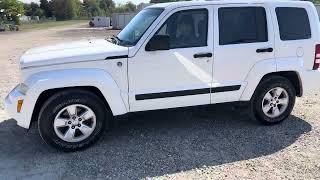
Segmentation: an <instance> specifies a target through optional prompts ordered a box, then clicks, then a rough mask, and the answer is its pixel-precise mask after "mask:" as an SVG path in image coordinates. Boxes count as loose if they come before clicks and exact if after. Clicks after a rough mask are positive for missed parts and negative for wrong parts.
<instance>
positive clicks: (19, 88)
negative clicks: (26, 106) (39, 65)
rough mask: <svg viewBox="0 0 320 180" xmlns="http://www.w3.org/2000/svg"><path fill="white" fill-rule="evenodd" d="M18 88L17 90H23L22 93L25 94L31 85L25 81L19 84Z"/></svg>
mask: <svg viewBox="0 0 320 180" xmlns="http://www.w3.org/2000/svg"><path fill="white" fill-rule="evenodd" d="M16 88H17V90H18V91H19V92H21V93H22V94H24V95H26V94H27V91H28V90H29V87H28V86H27V85H26V84H24V83H20V84H18V86H17V87H16Z"/></svg>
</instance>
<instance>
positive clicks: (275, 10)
mask: <svg viewBox="0 0 320 180" xmlns="http://www.w3.org/2000/svg"><path fill="white" fill-rule="evenodd" d="M279 8H292V9H303V10H304V11H305V12H306V14H307V17H308V21H309V28H310V36H309V38H304V39H289V40H283V39H282V38H281V32H280V26H279V21H278V15H277V9H279ZM274 12H275V15H276V18H277V25H278V32H279V39H280V41H283V42H285V41H305V40H310V39H312V38H313V36H312V34H313V33H312V29H311V24H310V17H309V14H308V11H307V10H306V8H304V7H293V6H277V7H276V8H275V9H274Z"/></svg>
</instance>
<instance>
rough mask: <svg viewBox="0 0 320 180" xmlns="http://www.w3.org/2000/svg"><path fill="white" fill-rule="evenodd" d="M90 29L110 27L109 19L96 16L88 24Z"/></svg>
mask: <svg viewBox="0 0 320 180" xmlns="http://www.w3.org/2000/svg"><path fill="white" fill-rule="evenodd" d="M89 26H90V27H110V26H111V23H110V17H104V16H97V17H94V18H92V19H91V21H90V22H89Z"/></svg>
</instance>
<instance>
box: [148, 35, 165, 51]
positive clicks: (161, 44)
mask: <svg viewBox="0 0 320 180" xmlns="http://www.w3.org/2000/svg"><path fill="white" fill-rule="evenodd" d="M169 49H170V37H169V36H168V35H155V36H153V37H152V38H151V39H150V41H149V42H148V44H147V45H146V51H158V50H169Z"/></svg>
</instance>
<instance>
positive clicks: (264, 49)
mask: <svg viewBox="0 0 320 180" xmlns="http://www.w3.org/2000/svg"><path fill="white" fill-rule="evenodd" d="M256 52H257V53H265V52H273V48H261V49H257V51H256Z"/></svg>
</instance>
